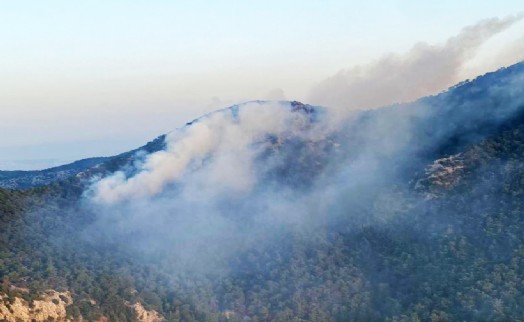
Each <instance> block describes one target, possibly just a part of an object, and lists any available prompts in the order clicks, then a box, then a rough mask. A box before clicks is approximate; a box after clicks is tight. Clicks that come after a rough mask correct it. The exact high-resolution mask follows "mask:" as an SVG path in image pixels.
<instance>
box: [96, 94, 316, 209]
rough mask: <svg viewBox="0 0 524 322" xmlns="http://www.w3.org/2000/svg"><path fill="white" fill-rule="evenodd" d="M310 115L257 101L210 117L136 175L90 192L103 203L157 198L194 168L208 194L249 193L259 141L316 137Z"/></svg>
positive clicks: (177, 134)
mask: <svg viewBox="0 0 524 322" xmlns="http://www.w3.org/2000/svg"><path fill="white" fill-rule="evenodd" d="M309 117H310V116H308V115H307V114H306V113H297V112H293V111H292V107H291V105H290V104H289V103H284V102H282V103H276V102H271V103H269V102H262V103H261V102H253V103H246V104H243V106H241V108H232V109H230V110H226V111H219V112H215V113H212V114H209V115H207V116H205V117H203V118H201V119H199V120H197V121H195V122H193V123H192V124H191V125H189V126H185V127H183V128H181V129H179V130H176V131H174V132H172V133H170V134H169V135H167V137H166V142H167V148H166V149H165V151H159V152H156V153H153V154H151V155H149V156H148V157H147V159H146V160H145V161H144V162H143V163H142V164H139V165H137V166H138V173H137V174H136V175H134V176H131V177H129V178H128V177H127V176H126V174H125V173H124V172H122V171H118V172H116V173H115V174H113V175H111V176H110V177H107V178H104V179H102V180H100V181H98V182H97V183H96V184H95V185H94V186H93V187H92V190H91V192H92V193H93V198H94V199H95V200H96V201H97V202H99V203H115V202H118V201H122V200H126V199H131V198H143V197H149V196H154V195H156V194H158V193H160V192H161V191H162V190H163V189H164V188H165V187H166V186H167V185H170V184H175V183H177V182H179V181H181V180H183V177H184V175H185V174H187V173H189V172H191V169H195V168H198V169H199V175H204V176H205V181H203V182H205V187H199V189H207V190H210V191H217V190H222V189H221V188H227V189H230V190H233V191H236V192H239V193H241V192H246V191H249V189H250V188H251V187H252V185H253V180H254V178H253V175H254V173H253V169H252V165H253V160H254V157H255V156H256V155H257V151H258V149H261V148H262V147H263V146H259V147H258V149H257V146H256V145H255V143H257V142H261V143H263V142H264V141H265V138H266V136H267V135H275V136H276V137H279V138H282V137H285V136H287V135H299V136H303V135H313V131H304V130H305V129H306V127H308V126H310V125H311V124H310V121H309ZM211 156H212V158H210V157H211Z"/></svg>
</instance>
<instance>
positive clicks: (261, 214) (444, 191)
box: [0, 63, 524, 321]
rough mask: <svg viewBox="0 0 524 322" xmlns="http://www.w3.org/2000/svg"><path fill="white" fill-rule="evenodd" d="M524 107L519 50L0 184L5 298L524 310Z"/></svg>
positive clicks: (371, 313)
mask: <svg viewBox="0 0 524 322" xmlns="http://www.w3.org/2000/svg"><path fill="white" fill-rule="evenodd" d="M523 113H524V63H520V64H517V65H514V66H511V67H508V68H504V69H500V70H498V71H496V72H494V73H490V74H487V75H484V76H481V77H479V78H477V79H475V80H473V81H468V82H464V83H461V84H459V85H457V86H455V87H452V88H450V89H449V90H448V91H445V92H443V93H440V94H438V95H435V96H432V97H427V98H423V99H421V100H418V101H416V102H412V103H408V104H398V105H394V106H389V107H384V108H379V109H375V110H371V111H365V112H355V113H351V114H348V115H344V116H343V117H342V116H340V114H336V115H337V117H336V118H333V117H331V115H332V114H331V112H330V110H329V109H327V108H326V109H325V108H320V107H314V106H310V105H307V104H302V103H299V102H277V103H272V102H260V101H257V102H250V103H246V104H240V105H237V106H233V107H231V108H228V109H225V110H221V111H217V112H215V113H212V114H210V115H207V116H204V117H202V118H200V119H197V120H195V121H193V122H191V123H188V124H187V125H185V126H183V127H182V128H180V129H178V130H176V131H174V132H173V133H170V134H167V135H166V136H162V137H159V138H158V139H156V140H154V141H152V142H150V143H149V144H147V145H146V146H144V147H143V148H141V149H137V150H134V151H131V152H128V153H124V154H122V155H120V156H117V157H113V158H108V159H101V160H98V159H97V160H96V161H97V162H94V163H93V164H92V165H90V164H86V163H84V164H82V166H81V168H82V169H81V170H80V171H78V170H79V169H80V168H75V169H77V170H75V172H76V171H78V172H76V173H71V176H70V177H68V178H66V179H62V178H59V179H60V180H50V181H49V184H47V185H44V186H41V187H33V188H28V189H22V190H16V189H11V190H8V189H3V190H0V220H1V221H2V224H1V225H0V254H1V255H0V276H1V278H2V283H1V293H2V294H5V296H4V303H5V304H4V305H5V310H11V311H14V310H15V309H14V307H15V306H16V305H15V303H19V302H17V301H21V300H17V299H23V300H24V301H25V302H24V303H26V304H27V306H28V307H29V306H31V305H32V306H33V307H34V306H35V305H41V304H40V303H43V302H45V299H46V295H45V294H46V293H45V291H46V290H55V291H57V292H60V293H52V294H51V293H49V294H51V295H48V296H55V297H56V296H58V295H56V294H61V295H62V298H54V299H55V301H54V302H53V300H51V299H50V300H49V301H48V302H52V303H55V302H56V303H55V304H56V305H62V306H63V307H64V310H65V312H64V314H63V315H56V316H55V317H54V318H55V319H65V318H68V319H71V320H80V319H84V320H93V321H96V320H104V319H108V320H110V321H135V320H148V319H149V320H150V321H154V320H167V321H518V320H522V319H524V308H523V306H522V305H521V304H522V303H524V207H523V205H522V200H523V197H524V195H523V194H524V163H523V160H524V118H523V116H524V114H523ZM261 124H263V125H261ZM95 163H96V164H97V165H96V166H95ZM55 178H57V177H55ZM57 179H58V178H57ZM2 180H4V179H2ZM51 181H52V182H51ZM2 182H4V181H2ZM20 182H21V181H20ZM28 182H31V181H28ZM30 186H31V184H28V185H25V184H24V185H22V184H21V185H19V186H17V187H30ZM69 295H70V297H71V298H70V299H69V298H68V296H69ZM39 301H40V302H39ZM20 303H21V302H20ZM35 303H36V304H35ZM17 305H18V304H17ZM142 306H143V307H142ZM16 307H17V306H16ZM2 310H3V308H2V305H0V316H2V314H4V313H2V312H3V311H2ZM35 312H36V310H35ZM5 314H7V313H5ZM11 314H12V313H11ZM32 314H34V312H33V313H32ZM3 316H4V317H7V315H3ZM33 316H34V315H33ZM49 316H51V315H49Z"/></svg>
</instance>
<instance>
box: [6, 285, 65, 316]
mask: <svg viewBox="0 0 524 322" xmlns="http://www.w3.org/2000/svg"><path fill="white" fill-rule="evenodd" d="M72 303H73V300H72V298H71V294H70V293H69V292H57V291H53V290H50V291H46V292H45V293H44V294H43V295H42V296H41V297H40V299H38V300H34V301H32V302H31V303H29V302H27V301H26V300H24V299H22V298H20V297H11V298H9V297H8V296H7V295H5V294H0V320H2V321H9V322H11V321H13V322H16V321H47V320H51V319H52V320H53V321H70V320H69V319H67V314H66V307H67V306H68V305H71V304H72Z"/></svg>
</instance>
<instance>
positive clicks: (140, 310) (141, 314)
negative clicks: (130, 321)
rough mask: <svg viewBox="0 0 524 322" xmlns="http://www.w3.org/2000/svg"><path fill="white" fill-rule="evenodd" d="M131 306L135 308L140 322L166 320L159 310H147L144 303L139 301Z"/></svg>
mask: <svg viewBox="0 0 524 322" xmlns="http://www.w3.org/2000/svg"><path fill="white" fill-rule="evenodd" d="M131 307H132V308H133V309H134V310H135V313H136V317H137V319H138V321H140V322H161V321H165V319H164V317H163V316H162V315H160V313H158V312H157V311H154V310H146V309H145V308H144V306H143V305H142V303H140V302H137V303H135V304H133V305H131Z"/></svg>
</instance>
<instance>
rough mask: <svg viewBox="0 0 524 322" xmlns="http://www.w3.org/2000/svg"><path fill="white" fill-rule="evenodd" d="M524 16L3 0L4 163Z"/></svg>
mask: <svg viewBox="0 0 524 322" xmlns="http://www.w3.org/2000/svg"><path fill="white" fill-rule="evenodd" d="M523 11H524V3H523V2H522V1H517V0H515V1H460V3H459V1H456V0H455V1H417V2H415V1H407V0H402V1H401V0H398V1H313V0H312V1H306V0H302V1H285V0H279V1H271V0H265V1H246V0H244V1H213V2H212V1H161V0H148V1H133V0H126V1H123V0H122V1H116V0H113V1H111V0H105V1H98V0H89V1H80V0H77V1H72V0H68V1H53V0H49V1H40V0H34V1H24V0H16V1H0V58H1V59H0V113H1V115H0V131H1V132H0V134H1V135H0V151H3V152H0V168H2V167H3V168H17V167H18V168H27V167H35V164H38V166H37V167H40V166H41V167H43V166H46V165H50V164H52V163H53V162H65V161H69V160H74V159H78V158H82V157H88V156H96V155H107V154H115V153H118V152H122V151H125V150H128V149H130V148H133V147H136V146H139V145H141V144H143V143H145V142H146V141H147V140H149V139H152V138H153V137H155V136H157V135H159V134H162V133H164V132H166V131H169V130H171V129H174V128H176V127H178V126H180V125H181V124H183V123H184V122H185V121H187V120H189V119H191V118H194V117H197V116H198V115H200V114H202V113H204V112H208V111H209V110H211V109H215V108H217V107H221V105H228V104H229V103H231V102H236V101H240V100H248V99H258V98H267V97H268V93H269V92H271V91H273V90H275V89H282V90H283V92H284V93H285V96H286V97H287V98H288V99H298V100H306V99H307V97H308V92H309V91H310V89H311V87H312V86H314V85H315V84H316V83H318V82H319V81H321V80H323V79H325V78H326V77H329V76H331V75H333V74H334V73H336V72H337V71H338V70H340V69H342V68H348V67H352V66H355V65H358V64H366V63H368V62H370V61H373V60H375V59H377V58H380V57H381V56H382V55H383V54H385V53H390V52H394V53H403V52H406V51H408V50H409V49H410V48H411V47H412V46H413V44H415V43H416V42H418V41H425V42H428V43H430V44H438V43H442V42H444V41H446V39H448V38H449V37H452V36H454V35H456V34H457V33H459V32H460V30H461V29H462V28H463V27H464V26H466V25H471V24H475V23H476V22H478V21H479V20H481V19H485V18H492V17H501V18H503V17H507V16H509V15H514V14H517V13H519V12H523ZM522 36H524V24H523V23H522V22H520V23H518V24H515V25H514V26H512V27H511V28H510V29H509V30H507V31H505V32H504V33H502V34H499V35H497V37H495V38H494V39H492V40H490V42H489V43H486V44H485V47H486V48H484V49H483V51H482V50H481V51H480V52H479V55H478V57H477V58H476V60H472V62H471V64H470V65H471V66H469V72H470V73H474V72H477V71H482V68H483V66H485V68H487V69H488V70H489V68H494V67H495V66H496V64H497V63H498V61H497V60H494V57H506V58H505V60H504V59H503V60H501V63H508V62H510V61H511V59H512V57H509V56H508V55H509V54H508V55H506V56H504V54H503V53H499V52H502V50H503V49H504V48H506V47H507V46H510V45H511V44H513V43H515V41H516V39H519V37H522ZM495 53H499V54H500V55H498V56H496V55H495ZM494 55H495V56H494ZM508 57H509V58H508ZM488 62H489V63H488ZM467 72H468V69H466V70H465V72H464V73H465V74H464V75H465V76H468V75H467ZM24 160H30V161H32V163H24V162H25V161H24ZM39 160H41V161H42V162H41V164H40V163H38V162H39ZM49 160H55V161H49ZM22 161H24V162H22ZM27 164H30V165H27Z"/></svg>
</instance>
